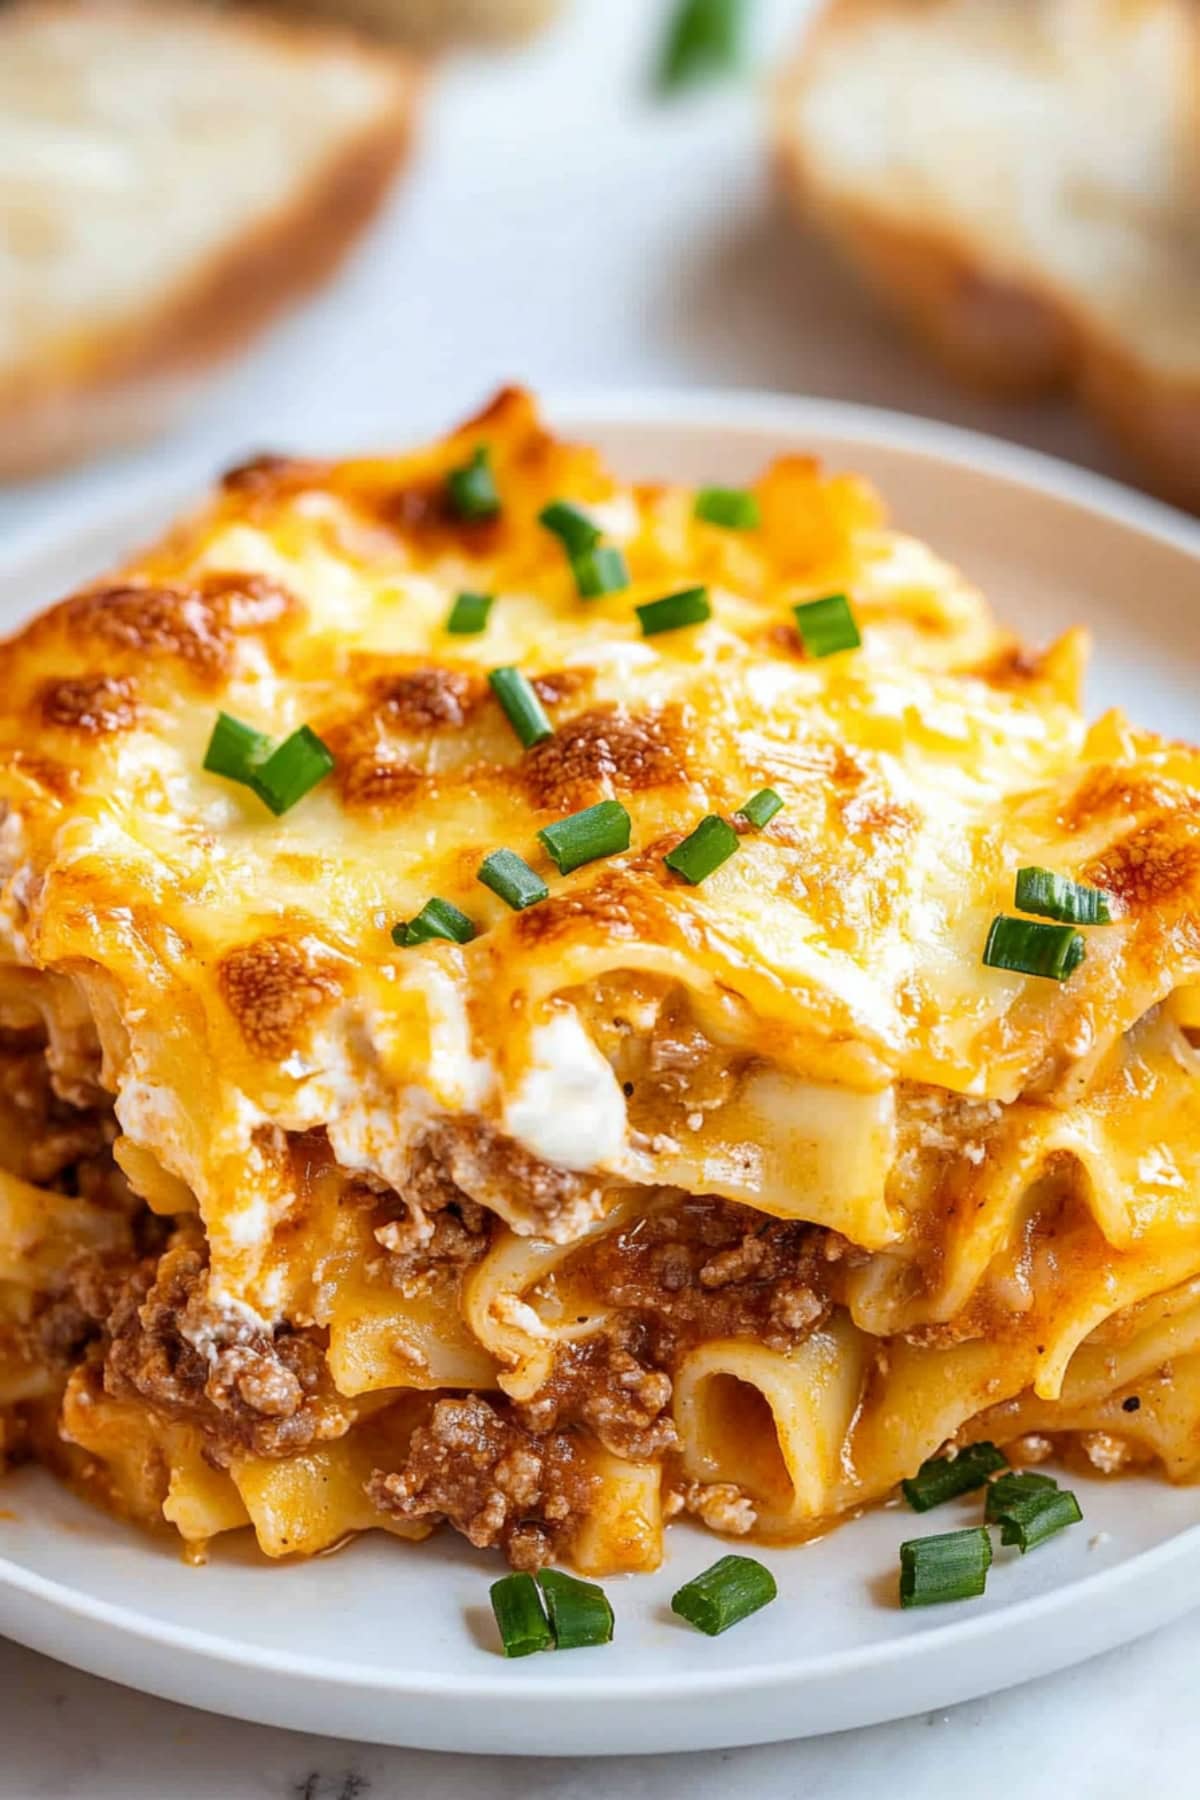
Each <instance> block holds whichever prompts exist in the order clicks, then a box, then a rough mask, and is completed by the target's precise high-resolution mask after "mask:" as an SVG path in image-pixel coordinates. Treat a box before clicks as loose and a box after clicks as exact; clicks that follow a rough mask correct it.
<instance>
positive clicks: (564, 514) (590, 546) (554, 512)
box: [538, 500, 603, 557]
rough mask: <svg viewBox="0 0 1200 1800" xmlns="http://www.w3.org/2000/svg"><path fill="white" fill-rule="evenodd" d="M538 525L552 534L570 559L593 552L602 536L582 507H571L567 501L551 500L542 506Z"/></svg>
mask: <svg viewBox="0 0 1200 1800" xmlns="http://www.w3.org/2000/svg"><path fill="white" fill-rule="evenodd" d="M538 524H539V525H544V526H545V527H546V530H547V531H549V532H552V533H553V535H554V536H555V537H556V538H557V539H558V541H559V543H560V544H561V545H562V547H563V549H564V550H565V551H566V553H567V555H568V556H570V557H576V556H582V555H583V554H584V553H585V552H586V551H588V550H594V549H595V547H596V545H597V544H598V543H599V542H600V539H601V537H602V536H603V533H602V532H601V530H600V527H599V526H598V525H594V524H593V523H592V521H591V520H590V519H589V518H588V516H587V514H586V513H585V512H584V511H583V509H582V507H579V506H572V505H571V502H570V501H569V500H552V501H551V502H550V504H549V506H543V508H542V510H541V512H540V513H539V514H538Z"/></svg>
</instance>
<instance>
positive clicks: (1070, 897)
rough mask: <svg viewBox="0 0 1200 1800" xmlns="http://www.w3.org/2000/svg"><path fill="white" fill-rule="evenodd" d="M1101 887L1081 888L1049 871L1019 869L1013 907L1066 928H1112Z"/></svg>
mask: <svg viewBox="0 0 1200 1800" xmlns="http://www.w3.org/2000/svg"><path fill="white" fill-rule="evenodd" d="M1109 898H1110V897H1109V895H1108V894H1106V893H1105V892H1104V889H1103V888H1094V887H1084V885H1083V884H1082V883H1081V882H1078V881H1069V880H1068V879H1067V877H1066V876H1065V875H1053V874H1051V872H1050V870H1049V869H1036V868H1029V869H1018V870H1017V892H1016V899H1015V902H1014V904H1015V905H1016V907H1017V908H1018V910H1019V911H1020V912H1027V913H1037V914H1038V915H1039V916H1040V917H1041V918H1043V919H1061V920H1062V921H1063V922H1064V923H1065V924H1067V925H1111V924H1112V918H1113V916H1112V907H1111V906H1110V904H1109Z"/></svg>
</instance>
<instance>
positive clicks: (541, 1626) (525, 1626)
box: [489, 1575, 554, 1656]
mask: <svg viewBox="0 0 1200 1800" xmlns="http://www.w3.org/2000/svg"><path fill="white" fill-rule="evenodd" d="M489 1592H490V1594H491V1601H492V1611H493V1613H494V1614H495V1616H496V1625H497V1627H498V1629H499V1632H500V1642H501V1644H502V1645H503V1647H504V1654H505V1656H532V1655H533V1654H534V1652H535V1651H538V1650H550V1649H552V1648H553V1646H554V1633H553V1632H552V1631H551V1629H550V1622H549V1620H548V1619H547V1617H546V1614H545V1612H544V1611H543V1609H542V1597H541V1595H540V1594H539V1592H538V1585H537V1582H536V1581H535V1580H534V1579H533V1576H532V1575H505V1576H503V1577H502V1578H501V1579H500V1580H499V1581H493V1583H492V1585H491V1588H490V1589H489Z"/></svg>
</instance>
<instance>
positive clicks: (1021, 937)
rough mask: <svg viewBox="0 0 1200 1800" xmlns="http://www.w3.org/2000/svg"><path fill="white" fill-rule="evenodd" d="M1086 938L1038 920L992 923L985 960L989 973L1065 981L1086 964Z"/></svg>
mask: <svg viewBox="0 0 1200 1800" xmlns="http://www.w3.org/2000/svg"><path fill="white" fill-rule="evenodd" d="M1084 955H1085V949H1084V941H1083V936H1082V934H1081V933H1080V932H1078V931H1076V930H1075V928H1074V926H1072V925H1043V924H1041V923H1040V922H1039V921H1038V920H1036V919H1010V918H1006V917H1005V916H1004V915H1003V914H1002V915H1001V916H1000V917H999V918H996V919H993V920H992V927H991V930H990V931H989V932H988V938H987V943H986V945H985V946H984V951H983V960H984V962H985V963H986V965H987V967H988V968H989V969H1011V970H1012V971H1013V972H1014V973H1015V974H1017V975H1041V976H1043V977H1045V979H1046V980H1048V981H1065V980H1066V979H1067V977H1068V975H1070V974H1072V973H1073V972H1074V971H1075V970H1076V969H1077V968H1078V967H1079V965H1080V963H1081V962H1082V961H1083V958H1084Z"/></svg>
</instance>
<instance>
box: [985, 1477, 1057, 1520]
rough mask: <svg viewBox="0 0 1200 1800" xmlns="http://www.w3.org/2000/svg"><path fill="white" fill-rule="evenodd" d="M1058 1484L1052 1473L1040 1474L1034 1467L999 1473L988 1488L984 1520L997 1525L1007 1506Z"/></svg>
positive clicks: (1053, 1487)
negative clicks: (1003, 1473)
mask: <svg viewBox="0 0 1200 1800" xmlns="http://www.w3.org/2000/svg"><path fill="white" fill-rule="evenodd" d="M1057 1486H1058V1483H1057V1481H1055V1479H1054V1477H1053V1476H1052V1475H1038V1474H1036V1473H1035V1472H1034V1471H1033V1470H1032V1469H1010V1470H1009V1471H1008V1473H1007V1474H1005V1475H998V1476H997V1477H996V1479H995V1481H993V1482H992V1484H991V1486H990V1487H989V1488H988V1491H987V1499H986V1501H985V1502H984V1508H983V1517H984V1520H985V1522H986V1523H987V1524H988V1525H996V1524H998V1523H999V1520H1000V1515H1001V1514H1002V1513H1003V1512H1004V1510H1005V1509H1006V1507H1008V1506H1011V1505H1012V1504H1013V1503H1014V1502H1015V1501H1017V1500H1027V1499H1028V1498H1029V1496H1030V1494H1040V1493H1044V1492H1045V1491H1046V1490H1047V1489H1051V1490H1053V1489H1055V1488H1057Z"/></svg>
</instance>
